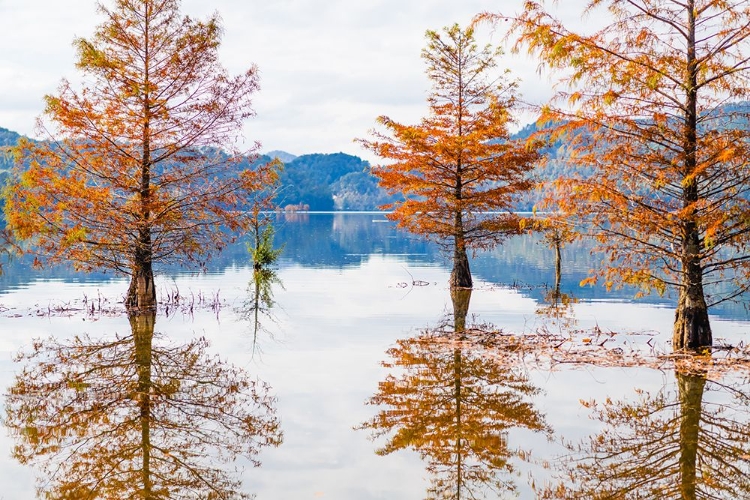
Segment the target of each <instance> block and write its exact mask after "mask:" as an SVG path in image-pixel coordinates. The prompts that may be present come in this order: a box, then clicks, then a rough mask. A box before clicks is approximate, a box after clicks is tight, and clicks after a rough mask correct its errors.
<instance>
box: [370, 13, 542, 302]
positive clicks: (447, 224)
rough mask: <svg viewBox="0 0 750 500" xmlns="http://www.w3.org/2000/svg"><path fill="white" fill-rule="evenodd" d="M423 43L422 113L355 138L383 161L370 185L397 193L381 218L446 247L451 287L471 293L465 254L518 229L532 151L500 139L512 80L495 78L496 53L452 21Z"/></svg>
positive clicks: (386, 121)
mask: <svg viewBox="0 0 750 500" xmlns="http://www.w3.org/2000/svg"><path fill="white" fill-rule="evenodd" d="M426 38H427V46H426V48H425V49H424V50H423V51H422V58H423V59H424V60H425V62H426V63H427V76H428V77H429V79H430V80H431V82H432V91H431V93H430V94H429V97H428V104H429V115H428V116H427V117H426V118H423V119H422V121H421V123H420V124H418V125H403V124H401V123H398V122H396V121H394V120H392V119H391V118H389V117H387V116H381V117H380V118H378V122H379V123H380V125H382V126H383V127H384V129H385V131H383V132H379V131H373V132H372V135H373V139H372V140H360V141H359V142H360V143H361V144H362V145H363V146H364V147H365V148H366V149H368V150H370V151H372V152H373V153H375V154H376V155H378V156H379V157H380V158H382V159H383V160H384V163H383V164H381V165H378V166H375V167H373V169H372V172H373V174H375V175H376V176H377V177H378V178H379V181H380V185H381V186H382V187H384V188H385V189H387V190H388V192H389V193H391V194H396V193H402V194H403V195H404V197H405V201H403V202H394V203H391V204H389V205H387V206H386V208H390V209H393V213H392V214H390V215H389V217H390V218H391V219H393V220H397V221H398V223H399V225H400V226H401V227H404V228H406V229H408V230H409V231H411V232H413V233H416V234H421V235H425V236H427V237H429V238H431V239H434V240H436V241H438V242H440V243H442V244H444V245H446V247H451V246H452V250H453V270H452V273H451V278H450V283H451V286H452V287H465V288H471V286H472V279H471V271H470V268H469V260H468V254H467V250H469V249H471V248H487V247H491V246H492V245H494V244H496V243H498V242H499V241H500V240H501V239H502V238H503V237H504V236H506V235H507V234H509V233H514V232H518V220H517V218H516V217H515V216H514V215H513V214H512V210H513V203H514V199H515V196H516V195H517V194H519V193H523V192H525V191H528V190H529V189H531V188H532V186H533V183H532V181H531V179H530V177H529V171H530V170H531V168H532V165H533V163H534V161H535V160H536V159H537V153H536V152H535V150H534V149H533V148H532V147H530V146H526V145H523V144H520V143H516V142H514V141H511V140H510V138H509V131H508V126H509V125H510V124H511V123H512V122H513V119H514V118H513V115H512V111H513V110H514V108H515V106H516V105H517V100H516V99H517V98H516V83H515V82H512V81H510V80H508V79H507V75H506V74H497V72H496V62H495V61H496V57H497V56H498V55H499V50H493V49H491V48H490V47H489V46H485V47H483V48H481V49H480V48H479V47H478V46H477V44H476V42H475V40H474V30H473V28H467V29H461V28H460V27H459V26H458V25H453V26H451V27H449V28H445V29H444V30H443V32H442V33H438V32H436V31H428V32H427V35H426ZM506 73H507V72H506ZM487 212H495V213H493V214H491V215H490V214H488V213H487ZM497 212H501V213H497Z"/></svg>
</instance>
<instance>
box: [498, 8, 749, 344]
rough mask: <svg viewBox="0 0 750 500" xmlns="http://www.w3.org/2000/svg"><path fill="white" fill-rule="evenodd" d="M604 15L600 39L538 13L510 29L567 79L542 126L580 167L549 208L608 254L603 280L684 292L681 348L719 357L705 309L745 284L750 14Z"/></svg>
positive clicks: (677, 336) (676, 338) (619, 11)
mask: <svg viewBox="0 0 750 500" xmlns="http://www.w3.org/2000/svg"><path fill="white" fill-rule="evenodd" d="M604 7H606V8H607V9H608V11H609V16H610V19H612V21H611V22H610V23H609V24H607V25H606V26H605V27H603V28H601V29H600V30H598V31H594V32H591V33H583V32H575V31H573V30H571V29H569V28H567V27H566V26H565V25H564V24H563V23H562V22H561V21H559V20H558V19H555V18H554V17H552V16H551V15H550V14H549V13H548V12H547V11H546V10H545V9H544V6H543V3H542V2H535V1H530V0H529V1H526V2H525V3H524V10H523V12H522V13H521V14H519V15H517V16H515V17H512V23H511V28H510V33H511V36H513V35H516V36H517V40H516V48H517V49H522V48H526V49H527V50H528V51H529V52H530V53H532V54H534V55H536V56H538V57H539V59H540V60H541V63H542V64H543V65H544V66H546V67H547V68H550V69H551V70H553V71H554V72H555V75H556V76H558V87H557V88H558V93H557V95H556V98H555V99H554V100H553V102H552V103H550V104H549V105H548V106H546V107H545V108H543V110H542V118H541V119H542V121H544V122H546V123H549V124H550V126H551V130H552V134H553V137H556V138H563V139H565V140H567V141H569V142H570V145H569V147H570V148H571V150H572V151H573V152H574V155H575V156H574V158H575V161H576V162H578V163H580V164H581V165H583V166H584V168H583V169H582V170H581V171H580V172H581V174H582V175H577V176H567V177H566V178H563V179H560V180H559V181H558V182H557V189H556V194H555V196H554V203H555V204H556V206H558V207H560V208H561V210H562V212H563V213H566V214H573V215H574V216H575V217H578V218H582V219H583V220H584V221H585V222H587V223H588V224H589V226H588V227H590V228H593V232H594V236H595V237H596V238H597V239H598V242H599V244H600V249H601V250H603V251H604V252H606V254H607V256H608V259H607V261H606V262H605V265H604V266H603V268H602V269H601V271H600V272H599V273H598V275H597V276H595V279H596V278H603V279H604V282H605V284H606V285H607V286H617V285H620V284H629V285H635V286H638V287H640V289H641V291H642V292H645V293H648V292H651V291H657V292H659V293H664V292H666V291H667V290H669V289H673V290H675V291H676V292H677V293H678V296H679V297H678V305H677V311H676V318H675V326H674V335H673V345H674V347H675V348H677V349H681V348H697V347H701V346H707V345H711V344H712V335H711V328H710V324H709V320H708V312H707V311H708V308H709V307H710V306H711V305H714V304H717V303H719V302H721V301H724V300H730V299H732V298H734V297H736V296H737V295H738V294H741V293H743V292H745V291H746V290H747V289H748V286H749V285H748V284H749V283H750V281H749V280H748V279H747V277H748V274H749V271H750V254H749V253H748V252H747V247H748V243H750V226H749V225H748V224H747V220H748V217H750V163H748V157H749V156H750V155H749V154H748V153H750V151H749V150H748V148H749V146H750V143H749V142H748V139H750V137H749V135H748V134H750V131H749V130H748V129H747V127H740V126H736V125H735V124H740V123H747V120H748V117H749V115H748V108H747V107H742V106H727V104H728V103H733V102H738V101H744V100H747V99H748V96H749V95H750V93H749V92H750V91H749V90H748V89H750V45H748V41H749V40H750V2H748V1H738V2H725V1H723V0H687V1H685V2H683V1H677V0H667V1H663V2H653V1H650V0H591V1H589V2H588V4H587V12H598V10H597V9H599V8H604ZM484 17H485V18H490V19H494V20H498V19H506V16H503V15H501V14H498V15H485V16H484ZM581 130H585V131H587V132H588V133H586V134H582V133H580V131H581ZM730 281H731V282H733V284H734V287H733V288H732V289H731V290H728V291H727V288H726V286H724V287H723V290H725V291H724V292H720V291H719V289H718V288H717V287H715V286H714V285H717V284H726V283H728V282H730Z"/></svg>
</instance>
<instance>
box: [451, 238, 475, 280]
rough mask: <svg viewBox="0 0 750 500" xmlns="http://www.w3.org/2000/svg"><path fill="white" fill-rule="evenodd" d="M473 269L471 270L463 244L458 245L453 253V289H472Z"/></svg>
mask: <svg viewBox="0 0 750 500" xmlns="http://www.w3.org/2000/svg"><path fill="white" fill-rule="evenodd" d="M472 286H473V284H472V281H471V269H470V268H469V256H468V255H467V254H466V247H465V246H464V245H463V242H461V243H459V242H457V243H456V247H455V249H454V251H453V270H452V271H451V280H450V287H451V288H471V287H472Z"/></svg>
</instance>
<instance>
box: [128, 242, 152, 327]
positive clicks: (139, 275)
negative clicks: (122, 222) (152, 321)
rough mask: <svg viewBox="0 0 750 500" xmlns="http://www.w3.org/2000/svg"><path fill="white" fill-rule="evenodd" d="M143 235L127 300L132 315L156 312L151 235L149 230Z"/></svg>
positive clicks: (134, 262)
mask: <svg viewBox="0 0 750 500" xmlns="http://www.w3.org/2000/svg"><path fill="white" fill-rule="evenodd" d="M141 233H142V234H141V238H140V241H139V245H138V248H137V249H136V251H135V255H134V258H133V269H132V274H131V276H130V287H129V288H128V296H127V298H126V299H125V307H126V308H127V310H128V312H130V313H131V314H141V313H144V312H149V311H155V310H156V288H155V286H154V270H153V267H152V263H151V255H152V250H151V234H150V232H149V231H148V230H145V231H142V232H141Z"/></svg>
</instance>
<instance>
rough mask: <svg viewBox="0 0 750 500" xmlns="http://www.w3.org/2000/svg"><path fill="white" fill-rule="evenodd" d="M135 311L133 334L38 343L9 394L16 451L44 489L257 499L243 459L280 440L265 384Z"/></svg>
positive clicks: (59, 494)
mask: <svg viewBox="0 0 750 500" xmlns="http://www.w3.org/2000/svg"><path fill="white" fill-rule="evenodd" d="M154 325H155V316H154V315H153V314H151V315H140V316H134V317H132V318H131V319H130V326H131V332H130V333H129V334H128V335H125V336H119V335H115V336H114V337H110V338H103V339H92V338H90V337H89V336H87V335H81V336H77V337H75V338H73V339H71V340H58V339H54V338H51V339H49V340H46V341H37V342H35V343H34V345H33V348H32V349H31V350H30V351H29V352H27V353H25V354H24V355H22V356H20V358H21V360H22V361H23V362H25V366H24V367H23V370H22V371H21V373H20V374H19V375H17V376H16V380H15V383H14V384H13V386H12V387H11V388H10V390H9V393H8V395H7V397H6V413H7V415H6V421H5V423H6V425H7V426H8V428H9V429H10V431H11V434H12V435H13V436H14V439H15V441H16V445H15V448H14V450H13V455H14V457H15V458H16V459H17V460H19V461H20V462H21V463H24V464H30V465H34V466H36V467H37V468H38V470H39V471H40V473H41V474H40V478H41V479H40V480H39V482H38V493H39V495H40V496H42V497H44V498H59V499H64V498H65V499H89V498H90V499H94V498H123V499H125V498H127V499H130V498H140V499H152V500H156V499H167V498H169V499H179V498H215V499H235V498H236V499H239V498H250V495H248V494H244V493H240V492H239V491H240V490H241V487H242V481H241V476H240V475H239V473H238V470H237V469H236V467H235V466H234V465H232V464H233V462H234V461H235V460H236V459H238V458H240V457H244V458H246V459H248V460H249V461H250V462H251V463H252V464H253V465H256V466H257V465H259V461H258V453H259V451H260V450H261V448H263V447H266V446H278V445H279V444H280V443H281V432H280V429H279V420H278V418H277V417H276V409H275V398H274V397H272V396H271V395H270V393H269V388H268V387H267V386H266V385H265V384H263V383H262V382H259V381H256V380H253V379H251V378H250V377H249V375H248V374H247V373H245V372H244V371H243V370H241V369H239V368H236V367H234V366H232V365H229V364H227V363H225V362H222V361H221V360H219V359H218V358H217V357H214V356H211V355H209V354H208V353H207V352H206V347H207V342H206V340H205V339H203V338H199V339H194V340H192V341H190V342H187V343H184V344H176V343H174V342H171V341H170V340H169V339H167V338H165V337H164V336H162V335H160V334H158V333H155V332H154Z"/></svg>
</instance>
